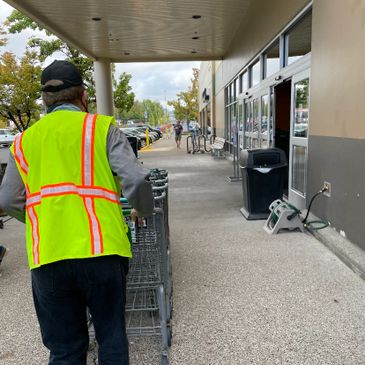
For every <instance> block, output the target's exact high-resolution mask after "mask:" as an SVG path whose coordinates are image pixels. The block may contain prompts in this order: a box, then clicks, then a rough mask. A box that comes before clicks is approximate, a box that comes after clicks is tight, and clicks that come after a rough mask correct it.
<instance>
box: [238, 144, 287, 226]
mask: <svg viewBox="0 0 365 365" xmlns="http://www.w3.org/2000/svg"><path fill="white" fill-rule="evenodd" d="M239 162H240V170H241V173H242V187H243V208H242V209H241V213H242V214H243V216H244V217H245V218H246V219H248V220H254V219H266V218H267V217H268V216H269V214H270V210H269V206H270V204H271V203H272V202H273V201H274V200H276V199H281V198H282V196H283V188H284V176H285V172H286V169H287V160H286V156H285V152H284V151H283V150H281V149H279V148H267V149H252V150H243V151H241V156H240V161H239Z"/></svg>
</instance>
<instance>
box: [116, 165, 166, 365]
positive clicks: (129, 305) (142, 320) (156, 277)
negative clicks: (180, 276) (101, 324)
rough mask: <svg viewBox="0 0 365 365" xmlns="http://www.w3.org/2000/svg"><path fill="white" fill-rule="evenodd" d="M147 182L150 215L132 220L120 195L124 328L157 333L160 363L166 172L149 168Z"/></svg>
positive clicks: (135, 333) (163, 324)
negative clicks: (124, 230)
mask: <svg viewBox="0 0 365 365" xmlns="http://www.w3.org/2000/svg"><path fill="white" fill-rule="evenodd" d="M157 171H158V173H157ZM151 182H152V183H153V194H154V201H155V208H154V211H153V215H152V216H151V217H147V218H139V219H138V220H137V221H136V222H132V220H131V218H130V212H131V206H129V204H128V202H127V200H125V199H121V204H122V209H123V214H124V216H125V219H126V221H127V224H128V225H129V230H130V239H131V242H132V253H133V258H132V259H131V260H130V267H129V273H128V279H127V300H126V328H127V334H128V336H129V337H133V336H156V335H157V336H160V337H161V365H167V364H168V363H169V360H168V348H169V347H170V346H171V338H172V323H171V318H172V279H171V260H170V249H169V241H168V236H167V231H168V218H167V217H166V212H167V208H168V200H167V197H168V183H167V172H164V171H162V172H160V171H159V170H152V172H151Z"/></svg>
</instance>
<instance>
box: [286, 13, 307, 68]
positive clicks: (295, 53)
mask: <svg viewBox="0 0 365 365" xmlns="http://www.w3.org/2000/svg"><path fill="white" fill-rule="evenodd" d="M286 38H287V44H288V63H287V64H288V65H290V64H292V63H293V62H295V61H296V60H298V59H299V58H301V57H303V56H304V55H306V54H307V53H309V52H310V51H311V43H312V12H309V13H308V14H307V15H306V16H305V17H304V18H303V19H302V20H301V21H300V22H299V23H298V24H296V25H295V26H294V28H292V29H291V30H290V31H289V32H288V33H287V35H286Z"/></svg>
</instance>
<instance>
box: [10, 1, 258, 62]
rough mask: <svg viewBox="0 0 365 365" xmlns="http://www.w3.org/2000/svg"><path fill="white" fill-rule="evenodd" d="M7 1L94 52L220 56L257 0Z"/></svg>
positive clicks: (144, 57)
mask: <svg viewBox="0 0 365 365" xmlns="http://www.w3.org/2000/svg"><path fill="white" fill-rule="evenodd" d="M6 1H7V2H8V3H9V5H11V6H13V7H14V8H16V9H18V10H20V11H21V12H22V13H24V14H26V15H28V16H29V17H30V18H32V19H33V20H35V21H37V22H38V23H40V24H42V25H43V26H44V27H45V28H46V29H48V30H49V31H51V32H52V33H54V34H55V35H57V36H58V37H60V38H62V39H63V40H65V41H66V42H68V43H70V44H71V45H73V46H75V47H76V48H78V49H80V50H81V51H83V52H84V53H85V54H86V55H88V56H89V57H92V58H107V59H110V60H111V61H112V62H137V61H182V60H214V59H221V58H222V57H224V55H225V54H226V52H227V50H228V47H229V45H230V43H231V41H232V40H233V38H234V36H235V34H236V32H237V29H238V27H239V26H240V24H241V22H243V21H245V19H246V17H247V15H248V8H249V5H250V3H251V2H252V1H253V0H200V1H197V0H182V1H181V0H180V1H176V0H104V1H102V0H47V1H44V0H6ZM194 16H200V18H198V19H194ZM193 38H195V39H193Z"/></svg>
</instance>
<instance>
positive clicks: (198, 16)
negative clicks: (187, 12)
mask: <svg viewBox="0 0 365 365" xmlns="http://www.w3.org/2000/svg"><path fill="white" fill-rule="evenodd" d="M201 17H202V16H201V15H193V16H192V18H193V19H200V18H201Z"/></svg>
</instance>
